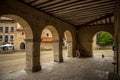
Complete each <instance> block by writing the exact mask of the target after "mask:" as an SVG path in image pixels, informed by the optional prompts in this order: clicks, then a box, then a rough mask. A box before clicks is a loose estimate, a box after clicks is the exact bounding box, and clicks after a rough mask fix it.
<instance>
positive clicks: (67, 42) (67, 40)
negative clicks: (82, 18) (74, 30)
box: [64, 30, 73, 57]
mask: <svg viewBox="0 0 120 80" xmlns="http://www.w3.org/2000/svg"><path fill="white" fill-rule="evenodd" d="M64 39H65V41H64V45H66V47H67V56H68V57H72V56H73V55H72V51H73V50H72V45H73V43H72V42H73V41H72V40H73V39H72V34H71V32H70V31H69V30H66V31H65V32H64Z"/></svg>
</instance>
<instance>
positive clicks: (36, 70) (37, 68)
mask: <svg viewBox="0 0 120 80" xmlns="http://www.w3.org/2000/svg"><path fill="white" fill-rule="evenodd" d="M40 70H41V66H39V67H33V68H31V69H30V68H25V71H26V72H28V73H29V72H38V71H40Z"/></svg>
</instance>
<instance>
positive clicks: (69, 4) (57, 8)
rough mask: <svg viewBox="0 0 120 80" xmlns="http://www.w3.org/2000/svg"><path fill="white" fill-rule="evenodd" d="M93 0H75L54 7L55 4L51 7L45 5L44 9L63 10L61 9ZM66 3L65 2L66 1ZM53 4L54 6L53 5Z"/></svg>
mask: <svg viewBox="0 0 120 80" xmlns="http://www.w3.org/2000/svg"><path fill="white" fill-rule="evenodd" d="M91 1H93V0H76V1H75V0H74V1H72V2H70V3H67V4H62V5H59V6H57V5H56V4H55V5H56V6H55V7H54V5H51V6H49V7H45V8H44V10H48V11H53V10H54V11H55V10H61V9H65V8H69V7H73V6H76V5H82V4H85V3H90V2H91ZM64 3H65V2H64ZM52 6H53V7H52Z"/></svg>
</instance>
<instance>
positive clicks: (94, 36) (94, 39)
mask: <svg viewBox="0 0 120 80" xmlns="http://www.w3.org/2000/svg"><path fill="white" fill-rule="evenodd" d="M100 32H107V33H109V34H110V35H111V36H112V38H113V37H114V36H113V34H112V33H111V32H109V31H98V32H96V33H95V34H94V35H93V37H92V39H93V40H92V55H93V56H94V52H93V50H94V49H95V47H94V46H97V47H98V50H99V49H100V48H99V47H100V46H99V45H97V44H96V37H97V34H98V33H100ZM111 49H112V46H111Z"/></svg>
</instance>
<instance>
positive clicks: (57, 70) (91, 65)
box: [0, 52, 113, 80]
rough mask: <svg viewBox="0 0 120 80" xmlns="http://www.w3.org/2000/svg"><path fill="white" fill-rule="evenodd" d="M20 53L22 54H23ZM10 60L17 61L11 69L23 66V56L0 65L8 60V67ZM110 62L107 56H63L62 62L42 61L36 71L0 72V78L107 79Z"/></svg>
mask: <svg viewBox="0 0 120 80" xmlns="http://www.w3.org/2000/svg"><path fill="white" fill-rule="evenodd" d="M102 53H103V52H102ZM20 55H21V56H24V54H20ZM44 56H45V55H44ZM46 56H48V55H46ZM10 61H11V62H10ZM12 61H13V62H18V63H17V64H18V65H16V66H14V67H13V69H17V68H19V67H24V66H25V63H24V59H23V58H20V59H18V60H12V59H11V60H9V61H7V60H5V61H1V62H0V65H2V62H3V63H4V62H6V63H7V62H8V68H10V67H9V66H11V65H10V64H12ZM112 62H113V59H112V58H109V57H105V58H101V57H94V58H80V59H79V58H65V60H64V62H63V63H56V62H53V61H50V62H49V63H42V70H41V71H39V72H36V73H26V72H25V71H24V70H19V69H18V71H13V72H9V73H0V75H1V76H0V80H107V76H108V72H111V71H113V65H112ZM0 67H1V66H0ZM0 69H1V68H0ZM6 69H7V68H6ZM0 72H1V71H0Z"/></svg>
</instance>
